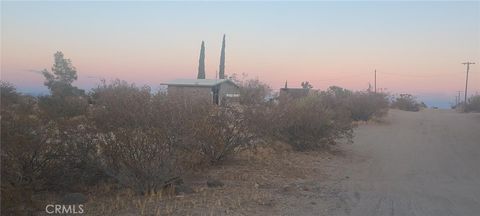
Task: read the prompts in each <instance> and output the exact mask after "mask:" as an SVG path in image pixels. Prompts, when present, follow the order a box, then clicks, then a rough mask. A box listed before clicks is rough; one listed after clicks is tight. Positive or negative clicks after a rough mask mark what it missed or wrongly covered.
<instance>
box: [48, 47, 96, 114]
mask: <svg viewBox="0 0 480 216" xmlns="http://www.w3.org/2000/svg"><path fill="white" fill-rule="evenodd" d="M54 57H55V62H54V64H53V67H52V72H49V71H48V70H47V69H45V70H43V71H42V74H43V76H44V77H45V82H44V84H45V86H47V87H48V89H50V93H51V94H50V95H47V96H42V97H39V106H40V108H41V109H42V110H43V111H44V113H45V114H46V115H48V116H49V117H50V118H57V117H73V116H77V115H82V114H84V113H85V112H86V109H87V106H88V99H87V97H86V95H85V92H84V90H82V89H79V88H77V87H75V86H72V83H73V82H74V81H75V80H77V70H76V69H75V67H74V66H73V65H72V61H70V59H65V57H64V56H63V53H62V52H56V53H55V55H54Z"/></svg>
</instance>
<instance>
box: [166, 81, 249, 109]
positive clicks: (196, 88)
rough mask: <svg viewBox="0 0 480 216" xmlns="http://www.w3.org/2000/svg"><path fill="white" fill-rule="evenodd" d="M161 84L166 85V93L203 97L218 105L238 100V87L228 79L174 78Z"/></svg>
mask: <svg viewBox="0 0 480 216" xmlns="http://www.w3.org/2000/svg"><path fill="white" fill-rule="evenodd" d="M161 84H162V85H167V86H168V88H167V94H168V95H171V96H179V95H186V96H191V97H194V98H199V99H202V98H203V99H205V100H209V101H211V102H212V103H214V104H218V105H220V104H225V103H228V102H235V101H238V99H239V97H240V88H239V87H238V85H236V84H235V83H234V82H232V81H231V80H229V79H175V80H172V81H169V82H165V83H161Z"/></svg>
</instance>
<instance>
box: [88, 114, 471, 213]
mask: <svg viewBox="0 0 480 216" xmlns="http://www.w3.org/2000/svg"><path fill="white" fill-rule="evenodd" d="M268 146H270V147H268V148H259V149H257V150H256V152H244V153H242V154H241V155H238V156H237V157H236V158H235V159H234V160H231V161H228V162H226V163H225V164H223V165H220V166H216V167H214V168H213V169H206V170H204V171H201V172H199V173H196V174H194V175H192V177H191V178H186V179H185V184H186V185H189V186H190V187H192V189H193V190H194V191H195V192H194V193H192V194H184V195H182V194H180V195H178V196H174V197H165V196H161V195H160V196H159V195H155V196H150V197H148V196H147V197H138V196H134V195H131V194H128V193H126V194H121V193H116V195H115V196H112V193H110V192H108V191H107V192H106V193H105V194H107V195H106V196H105V197H103V196H96V197H90V202H89V203H87V206H86V208H87V213H90V214H92V215H140V214H143V215H347V216H348V215H360V216H363V215H366V216H374V215H414V216H415V215H422V216H423V215H426V216H429V215H432V216H442V215H462V216H470V215H472V216H473V215H480V114H462V113H456V112H454V111H447V110H423V111H420V112H404V111H399V110H390V112H389V114H388V116H387V117H386V118H385V119H384V120H383V121H382V122H371V123H364V124H361V125H359V127H357V128H356V129H355V138H354V142H353V144H346V143H345V144H339V145H337V146H336V147H335V148H334V149H332V150H330V151H327V152H326V151H320V152H295V151H291V150H289V149H288V146H287V145H284V144H276V145H273V146H274V148H271V146H272V145H268ZM209 179H216V180H220V181H221V182H223V183H224V184H225V185H224V186H223V187H215V188H212V187H208V186H207V184H206V181H207V180H209ZM97 194H98V193H97Z"/></svg>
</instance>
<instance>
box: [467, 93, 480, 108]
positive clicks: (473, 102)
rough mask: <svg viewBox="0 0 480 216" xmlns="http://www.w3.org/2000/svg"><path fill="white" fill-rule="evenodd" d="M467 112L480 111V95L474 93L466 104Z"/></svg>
mask: <svg viewBox="0 0 480 216" xmlns="http://www.w3.org/2000/svg"><path fill="white" fill-rule="evenodd" d="M464 106H465V109H464V111H465V112H480V95H474V96H472V97H470V98H469V99H468V103H467V104H466V105H465V104H464Z"/></svg>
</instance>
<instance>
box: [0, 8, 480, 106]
mask: <svg viewBox="0 0 480 216" xmlns="http://www.w3.org/2000/svg"><path fill="white" fill-rule="evenodd" d="M2 4H4V5H3V9H2V48H1V49H2V60H1V61H2V65H1V69H2V73H1V75H2V80H6V81H10V82H12V83H14V84H15V85H17V86H18V87H19V90H24V91H26V92H28V91H29V89H30V90H31V89H39V88H42V85H43V77H42V76H41V75H40V74H38V73H35V72H32V71H39V70H42V69H45V68H47V69H50V67H51V65H52V63H53V53H54V52H56V51H57V50H60V51H62V52H64V54H65V56H66V57H67V58H70V59H71V60H72V62H73V65H74V66H75V67H76V68H77V70H78V75H79V80H78V81H77V82H76V85H78V86H80V87H83V88H91V87H93V86H94V85H95V84H96V83H98V81H99V79H102V78H103V79H106V80H113V79H117V78H118V79H122V80H126V81H129V82H134V83H136V84H138V85H144V84H147V85H150V86H152V87H153V88H156V87H157V86H158V85H159V83H161V82H164V81H167V80H170V79H175V78H195V77H196V73H197V67H198V54H199V48H200V42H201V41H202V40H205V42H206V69H207V78H215V72H216V71H217V70H218V64H219V57H220V46H221V36H222V35H223V33H226V34H227V50H226V57H227V58H226V73H227V74H232V73H236V74H238V75H241V74H243V73H245V74H248V77H249V78H259V79H260V80H262V81H264V82H266V83H268V84H269V85H271V86H272V88H273V89H278V88H280V87H283V85H284V83H285V80H288V83H289V86H290V87H299V86H300V83H301V82H302V81H309V82H310V83H311V84H312V85H313V86H314V88H317V89H325V88H327V87H329V86H332V85H337V86H342V87H345V88H349V89H353V90H364V89H366V88H367V87H368V84H369V83H370V84H371V85H372V86H373V81H374V79H373V71H374V70H375V69H377V71H378V74H377V87H378V88H379V89H380V88H382V89H385V88H386V89H387V91H388V92H392V93H403V92H408V93H412V94H430V95H440V96H442V95H443V96H445V97H448V98H450V96H452V95H454V94H455V92H456V91H459V90H462V91H463V89H464V85H465V66H464V65H461V62H464V61H475V62H477V64H476V65H473V66H472V67H471V73H470V81H469V83H470V87H469V92H470V93H475V92H480V61H479V60H480V42H479V41H480V39H479V38H480V27H479V25H478V22H479V21H478V20H480V19H479V18H480V12H479V11H480V10H475V8H477V9H479V8H480V6H479V5H480V4H479V3H475V2H472V3H471V4H466V3H465V4H460V3H458V4H456V3H452V4H447V3H445V4H440V3H438V4H433V3H432V4H431V5H430V4H428V3H410V4H409V3H403V4H400V3H396V4H398V5H389V4H382V3H358V4H360V5H362V6H363V7H358V9H357V8H355V7H349V4H346V3H344V4H333V3H298V4H294V3H278V4H274V3H271V5H270V4H268V3H264V4H266V5H264V4H263V3H251V4H246V3H245V4H241V3H230V4H225V5H222V4H215V3H205V4H199V5H200V6H201V7H204V9H205V10H207V11H210V12H211V13H206V14H207V15H206V17H204V22H205V25H203V27H202V28H200V27H199V26H197V25H196V24H195V22H194V21H195V20H196V16H195V14H197V13H198V11H196V9H197V8H198V7H199V6H198V5H197V4H196V3H184V4H180V3H179V4H178V5H177V4H176V3H168V4H167V3H165V4H161V3H151V4H153V6H152V7H150V5H149V4H147V3H144V4H138V5H137V4H130V3H123V4H129V7H125V8H124V7H120V6H118V5H121V3H118V4H116V3H110V4H108V3H102V4H89V3H71V4H67V3H65V4H55V6H54V5H50V4H49V3H22V4H20V3H19V4H14V3H2ZM73 4H75V5H76V6H79V5H81V6H83V9H78V10H77V9H75V10H74V8H78V7H76V6H75V7H74V6H73ZM310 4H311V5H310ZM352 4H353V5H355V4H356V3H352ZM32 5H34V6H32ZM58 5H60V6H58ZM114 6H118V8H116V9H115V10H114V9H109V8H112V7H114ZM155 6H157V7H155ZM247 6H248V10H246V9H245V11H243V9H244V8H243V7H247ZM55 7H60V8H62V9H63V10H54V8H55ZM130 7H132V8H134V9H128V10H127V9H126V8H130ZM169 7H171V8H170V9H168V10H167V9H165V8H169ZM217 7H218V8H222V10H225V11H224V12H223V13H222V14H216V13H213V11H216V9H217ZM472 7H473V10H470V9H471V8H472ZM5 8H8V10H7V9H5ZM39 8H40V9H43V10H44V11H50V12H51V13H53V14H52V15H51V16H48V15H45V13H41V14H40V13H39V11H42V10H39ZM155 8H156V9H155ZM242 8H243V9H242ZM324 8H327V9H324ZM328 8H331V10H333V11H336V12H338V13H344V14H343V16H340V15H338V14H337V13H336V12H335V13H334V12H329V10H330V9H328ZM378 8H381V9H382V10H380V11H384V12H382V14H376V13H370V12H371V11H376V9H378ZM154 9H155V10H154ZM162 9H164V10H165V11H164V12H163V13H161V12H159V11H158V10H162ZM121 10H125V11H123V12H120V11H121ZM467 10H468V12H466V11H467ZM23 11H28V12H29V13H23ZM176 11H178V12H179V13H180V12H182V13H180V14H183V15H182V16H180V17H178V15H177V13H174V12H176ZM247 11H248V12H247ZM318 11H323V13H320V14H322V15H318V14H319V13H318ZM21 12H22V13H21ZM84 12H85V13H86V15H84ZM242 12H243V13H242ZM62 13H65V14H62ZM123 13H125V14H129V13H134V14H135V16H131V17H130V18H125V16H123ZM285 13H291V14H295V16H293V18H292V17H290V18H286V17H285V16H283V14H285ZM425 13H426V14H425ZM46 14H48V13H46ZM66 14H68V15H69V16H66ZM92 14H94V15H96V16H99V14H102V16H101V17H102V18H98V19H93V18H92V17H95V16H93V15H92ZM185 14H188V15H185ZM242 14H249V16H247V17H242V18H238V17H239V16H241V15H242ZM405 14H410V15H409V16H410V17H408V16H406V15H405ZM217 15H218V16H222V17H221V18H222V19H221V20H222V22H219V21H218V19H219V17H217ZM350 15H351V16H350ZM169 16H170V17H175V18H176V19H175V20H176V21H175V22H173V21H169V20H170V18H168V17H169ZM58 17H62V19H58ZM167 18H168V19H167Z"/></svg>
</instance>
